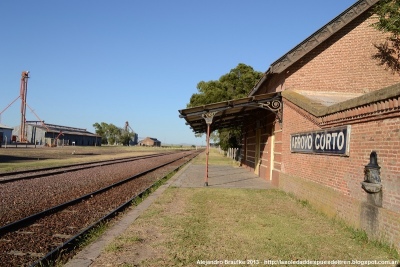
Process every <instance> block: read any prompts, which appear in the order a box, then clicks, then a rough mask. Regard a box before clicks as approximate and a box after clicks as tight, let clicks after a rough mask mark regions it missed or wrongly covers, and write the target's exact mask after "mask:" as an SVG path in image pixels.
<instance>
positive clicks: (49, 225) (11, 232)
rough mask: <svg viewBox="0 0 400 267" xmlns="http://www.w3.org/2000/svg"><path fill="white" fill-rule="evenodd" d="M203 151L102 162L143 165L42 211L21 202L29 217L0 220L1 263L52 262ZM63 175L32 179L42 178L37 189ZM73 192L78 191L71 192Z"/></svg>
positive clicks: (120, 164) (34, 263)
mask: <svg viewBox="0 0 400 267" xmlns="http://www.w3.org/2000/svg"><path fill="white" fill-rule="evenodd" d="M200 152H201V151H184V152H180V153H175V154H168V155H160V156H158V157H152V158H144V159H141V160H138V161H135V163H134V164H132V162H123V163H116V165H109V166H98V167H97V169H102V168H103V169H104V168H112V167H113V166H119V167H118V168H113V169H114V171H115V172H117V170H118V169H120V168H128V165H138V164H141V165H143V166H144V167H143V168H135V170H136V173H135V174H134V175H130V176H124V178H118V179H115V180H114V179H109V180H108V181H107V183H101V187H100V188H97V189H96V190H93V189H92V190H86V191H85V193H83V194H82V193H81V192H79V197H71V198H69V199H68V200H65V198H60V199H64V200H63V201H62V203H58V204H57V205H51V206H48V207H46V208H45V209H43V210H41V211H39V212H34V213H32V211H31V210H24V208H23V206H19V207H20V208H21V209H22V213H24V214H26V215H27V216H24V217H22V218H19V219H13V220H12V221H11V222H8V223H4V222H3V223H2V224H1V223H0V226H1V227H0V258H1V259H2V262H1V264H2V265H3V264H4V266H47V265H50V263H51V262H53V261H54V259H56V258H57V257H60V255H63V254H65V253H67V252H69V251H71V250H73V248H74V246H75V244H76V241H77V239H79V238H80V237H81V236H82V235H84V234H85V233H87V232H88V231H89V230H90V229H92V228H93V227H95V226H96V225H98V224H99V223H101V222H103V221H105V220H107V219H109V218H111V217H113V216H114V215H115V214H117V213H118V212H120V211H122V210H123V209H124V208H126V207H128V206H130V205H131V202H132V201H133V200H134V199H135V198H137V197H138V196H140V195H141V194H143V192H145V191H146V190H148V188H150V187H151V186H152V185H153V184H154V183H156V182H157V181H159V179H160V178H162V177H165V176H166V175H167V174H168V173H171V172H172V171H174V170H176V169H177V168H179V167H180V166H182V165H183V164H185V163H186V162H188V161H189V160H191V159H192V158H193V157H195V156H196V155H198V154H199V153H200ZM122 166H123V167H122ZM94 169H96V168H94ZM94 169H87V170H83V171H78V172H76V173H75V175H77V174H79V173H85V174H86V173H87V172H88V171H90V170H94ZM104 171H105V170H104ZM65 175H66V174H64V173H63V174H58V175H54V176H51V177H50V176H49V177H47V178H40V179H32V181H33V180H39V181H40V182H41V183H40V185H39V184H36V185H37V186H38V188H36V189H37V190H45V189H46V188H48V187H46V185H48V184H47V183H48V181H49V180H51V181H53V180H54V181H57V182H60V181H62V179H63V177H65ZM57 176H60V177H57ZM78 176H79V175H78ZM50 178H51V179H50ZM60 179H61V180H60ZM78 179H85V180H86V182H88V181H90V178H88V177H86V176H85V175H84V174H82V176H79V178H78ZM28 182H31V180H28V181H25V180H16V181H14V184H19V185H20V186H32V184H30V183H28ZM68 182H69V181H67V183H68ZM26 183H27V184H26ZM12 184H13V183H11V182H10V183H6V184H0V190H4V189H7V187H8V186H9V185H12ZM64 185H66V184H64ZM8 188H9V189H10V190H12V188H14V187H11V186H9V187H8ZM71 188H75V187H71ZM90 188H95V187H90ZM74 190H75V189H74ZM71 195H77V194H74V192H71ZM33 201H35V200H33ZM58 202H59V201H58ZM2 204H3V203H2ZM32 204H33V203H31V205H32ZM2 215H3V214H2ZM17 217H18V216H17ZM14 218H16V217H14Z"/></svg>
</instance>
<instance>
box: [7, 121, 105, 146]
mask: <svg viewBox="0 0 400 267" xmlns="http://www.w3.org/2000/svg"><path fill="white" fill-rule="evenodd" d="M19 128H20V126H16V127H14V131H13V135H14V138H13V139H14V141H18V140H16V136H18V134H19ZM26 139H27V141H28V142H29V143H32V144H35V143H36V144H38V145H45V146H63V145H64V146H101V136H99V135H97V134H94V133H91V132H88V131H87V130H86V129H82V128H75V127H69V126H61V125H54V124H47V123H46V124H43V123H42V122H40V121H27V122H26Z"/></svg>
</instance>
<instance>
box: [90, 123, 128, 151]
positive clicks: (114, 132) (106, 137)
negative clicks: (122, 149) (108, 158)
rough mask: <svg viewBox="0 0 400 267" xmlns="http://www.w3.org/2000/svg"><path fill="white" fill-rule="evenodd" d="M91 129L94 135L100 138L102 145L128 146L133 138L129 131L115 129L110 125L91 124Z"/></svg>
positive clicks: (119, 128)
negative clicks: (93, 130)
mask: <svg viewBox="0 0 400 267" xmlns="http://www.w3.org/2000/svg"><path fill="white" fill-rule="evenodd" d="M93 127H94V129H95V131H96V134H97V135H100V136H101V143H102V144H103V145H107V144H108V145H117V144H122V145H124V146H128V145H129V143H130V141H131V140H132V138H134V137H135V133H134V132H132V131H129V129H124V128H121V127H117V126H115V125H114V124H112V123H110V124H108V123H105V122H101V123H98V122H96V123H94V124H93Z"/></svg>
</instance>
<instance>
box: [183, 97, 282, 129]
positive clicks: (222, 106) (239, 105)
mask: <svg viewBox="0 0 400 267" xmlns="http://www.w3.org/2000/svg"><path fill="white" fill-rule="evenodd" d="M259 108H262V109H266V110H269V111H271V112H273V113H274V114H276V115H278V118H279V119H280V113H279V111H280V110H281V108H282V101H281V94H280V93H268V94H261V95H256V96H251V97H246V98H240V99H235V100H228V101H223V102H218V103H212V104H208V105H204V106H198V107H193V108H187V109H181V110H179V113H180V115H179V117H180V118H184V119H185V120H186V124H187V125H190V127H191V128H192V130H193V131H194V132H195V133H206V132H207V123H206V120H205V118H206V117H208V118H210V117H211V118H212V123H211V125H210V129H211V131H214V130H217V129H223V128H231V127H237V126H242V125H243V122H244V121H245V119H246V117H247V116H248V115H249V114H250V113H251V112H252V111H254V110H256V109H259Z"/></svg>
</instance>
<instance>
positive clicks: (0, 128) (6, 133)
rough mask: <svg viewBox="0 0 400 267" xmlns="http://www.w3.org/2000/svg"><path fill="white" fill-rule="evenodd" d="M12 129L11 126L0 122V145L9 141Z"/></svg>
mask: <svg viewBox="0 0 400 267" xmlns="http://www.w3.org/2000/svg"><path fill="white" fill-rule="evenodd" d="M12 131H13V128H12V127H8V126H6V125H3V124H0V146H1V145H4V144H10V143H11V138H12Z"/></svg>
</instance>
